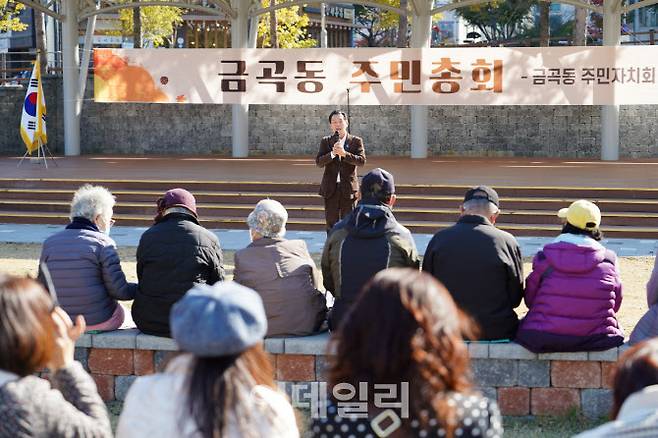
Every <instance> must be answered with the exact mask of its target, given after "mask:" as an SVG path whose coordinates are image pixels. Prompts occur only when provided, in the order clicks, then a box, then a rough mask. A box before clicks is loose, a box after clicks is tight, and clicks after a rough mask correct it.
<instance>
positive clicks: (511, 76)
mask: <svg viewBox="0 0 658 438" xmlns="http://www.w3.org/2000/svg"><path fill="white" fill-rule="evenodd" d="M94 65H95V76H94V78H95V80H94V91H95V99H96V101H97V102H161V103H217V104H225V103H248V104H296V105H344V104H345V103H346V102H347V97H348V96H347V95H348V90H349V98H350V103H351V104H353V105H416V104H419V105H635V104H656V103H658V87H656V68H657V67H658V47H657V46H634V47H542V48H539V47H532V48H526V47H524V48H488V47H487V48H451V49H439V48H437V49H395V48H368V49H366V48H358V49H285V50H284V49H96V50H95V51H94Z"/></svg>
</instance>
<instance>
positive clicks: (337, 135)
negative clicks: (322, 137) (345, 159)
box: [331, 129, 341, 161]
mask: <svg viewBox="0 0 658 438" xmlns="http://www.w3.org/2000/svg"><path fill="white" fill-rule="evenodd" d="M331 137H332V138H335V140H334V141H332V142H331V146H332V148H333V145H334V144H335V143H336V142H337V141H338V140H340V134H339V133H338V129H336V132H334V135H332V136H331ZM340 160H341V157H340V155H339V156H338V161H340Z"/></svg>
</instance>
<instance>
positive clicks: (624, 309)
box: [0, 244, 654, 336]
mask: <svg viewBox="0 0 658 438" xmlns="http://www.w3.org/2000/svg"><path fill="white" fill-rule="evenodd" d="M136 250H137V248H136V247H122V248H119V255H120V257H121V265H122V267H123V270H124V272H125V273H126V276H127V278H128V280H129V281H133V282H136V281H137V274H136V261H135V252H136ZM40 251H41V245H38V244H0V271H4V272H9V273H11V274H17V275H25V274H29V275H32V276H35V275H36V272H37V262H38V260H39V254H40ZM233 254H234V251H225V252H224V268H225V269H226V273H227V275H228V277H229V278H232V277H233V267H234V266H233ZM313 258H314V259H315V262H316V264H317V266H319V264H320V254H313ZM653 264H654V257H621V258H620V269H621V276H622V281H623V285H624V301H623V303H622V306H621V310H620V312H619V314H618V317H619V321H620V322H621V325H622V327H624V329H625V331H626V335H627V336H628V335H630V332H631V330H632V329H633V327H635V324H636V323H637V321H638V320H639V319H640V318H641V317H642V315H643V314H644V312H646V310H647V304H646V290H645V286H646V284H647V281H648V280H649V276H650V275H651V270H652V269H653ZM523 268H524V272H525V274H526V275H528V274H529V273H530V270H531V259H530V258H527V259H525V260H524V266H523ZM526 311H527V309H526V308H525V306H524V305H523V304H521V306H520V307H519V308H518V309H517V312H518V313H519V315H524V314H525V313H526Z"/></svg>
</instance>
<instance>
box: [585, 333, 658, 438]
mask: <svg viewBox="0 0 658 438" xmlns="http://www.w3.org/2000/svg"><path fill="white" fill-rule="evenodd" d="M613 388H614V389H613V405H612V414H611V417H612V418H613V420H614V421H611V422H609V423H606V424H604V425H602V426H599V427H597V428H596V429H592V430H590V431H587V432H584V433H582V434H580V435H578V438H597V437H630V436H634V437H639V436H643V437H644V436H647V437H648V436H658V339H652V340H649V341H644V342H641V343H639V344H637V345H635V346H634V347H632V348H629V349H628V350H627V351H626V352H625V353H624V354H622V355H621V357H620V358H619V362H618V363H617V368H616V370H615V373H614V375H613Z"/></svg>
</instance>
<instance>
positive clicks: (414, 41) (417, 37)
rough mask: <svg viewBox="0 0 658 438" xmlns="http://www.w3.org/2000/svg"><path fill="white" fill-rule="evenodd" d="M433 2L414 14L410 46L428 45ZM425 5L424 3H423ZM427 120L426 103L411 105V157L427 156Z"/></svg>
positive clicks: (422, 46)
mask: <svg viewBox="0 0 658 438" xmlns="http://www.w3.org/2000/svg"><path fill="white" fill-rule="evenodd" d="M432 3H433V2H427V5H426V7H425V8H424V9H423V11H422V12H421V15H414V17H413V23H412V30H411V47H413V48H428V47H430V37H431V35H432V16H431V15H430V8H431V6H432ZM424 6H425V5H424ZM427 121H428V108H427V106H426V105H412V106H411V158H427Z"/></svg>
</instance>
